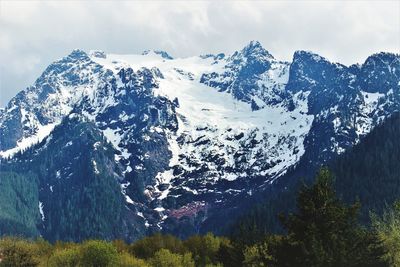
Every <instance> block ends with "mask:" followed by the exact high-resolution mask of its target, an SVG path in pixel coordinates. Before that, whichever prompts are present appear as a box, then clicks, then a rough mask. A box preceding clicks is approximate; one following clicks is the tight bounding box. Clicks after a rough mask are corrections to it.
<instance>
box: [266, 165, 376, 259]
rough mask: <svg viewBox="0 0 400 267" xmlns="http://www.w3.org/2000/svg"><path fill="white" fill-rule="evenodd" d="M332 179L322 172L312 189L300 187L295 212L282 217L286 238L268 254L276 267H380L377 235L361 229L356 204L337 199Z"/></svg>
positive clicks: (327, 172)
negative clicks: (273, 257)
mask: <svg viewBox="0 0 400 267" xmlns="http://www.w3.org/2000/svg"><path fill="white" fill-rule="evenodd" d="M332 184H333V177H332V175H331V174H330V172H329V171H328V170H327V169H321V170H320V172H319V173H318V175H317V178H316V182H315V184H314V185H312V186H310V187H308V186H303V188H302V189H301V190H300V192H299V195H298V198H297V212H296V213H291V214H290V215H288V216H286V217H284V216H282V217H281V220H282V223H283V225H284V227H285V229H286V230H287V232H288V233H287V236H286V237H285V238H283V240H282V242H280V243H277V244H276V247H275V248H272V249H271V251H272V253H273V254H275V255H273V256H275V259H276V260H277V265H278V266H307V267H312V266H315V267H317V266H321V267H322V266H324V267H328V266H332V267H338V266H343V267H344V266H380V265H381V264H382V263H381V261H380V256H381V255H382V253H383V252H382V248H381V246H380V245H379V243H378V239H377V237H376V235H374V234H373V233H370V232H368V231H367V230H365V229H363V228H361V227H360V225H359V223H358V221H357V215H358V208H359V205H358V204H354V205H351V206H346V205H344V204H343V203H341V202H340V201H339V199H338V198H337V197H336V194H335V191H334V190H333V187H332Z"/></svg>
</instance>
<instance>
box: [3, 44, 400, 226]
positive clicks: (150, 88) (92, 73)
mask: <svg viewBox="0 0 400 267" xmlns="http://www.w3.org/2000/svg"><path fill="white" fill-rule="evenodd" d="M377 57H378V58H381V57H383V58H384V60H378V59H374V60H372V59H370V60H367V61H366V63H365V64H363V65H360V66H358V67H354V66H352V67H346V66H344V65H341V64H338V63H331V62H329V60H327V59H326V58H323V57H321V56H319V55H316V54H314V53H311V52H305V51H298V52H296V53H295V54H294V58H293V61H292V62H284V61H280V60H278V59H275V58H274V57H273V56H272V55H271V54H270V53H269V52H268V51H267V50H266V49H264V48H263V47H262V46H261V44H260V43H259V42H257V41H252V42H250V43H249V44H248V45H247V46H246V47H244V48H243V49H240V50H238V51H236V52H235V53H233V54H232V55H224V54H218V55H205V56H194V57H187V58H172V57H171V56H169V55H168V54H167V53H166V52H163V51H148V52H145V53H143V54H139V55H120V54H108V53H105V52H103V51H97V50H95V51H90V52H88V53H86V52H84V51H82V50H74V51H72V53H70V54H69V55H67V56H66V57H64V58H62V59H60V60H58V61H56V62H54V63H53V64H51V65H50V66H49V67H48V68H46V70H45V71H44V72H43V74H42V75H41V76H40V77H39V78H38V79H37V80H36V82H35V83H34V85H32V86H31V87H28V88H27V89H25V90H23V91H21V92H20V93H19V94H18V95H17V96H16V97H14V98H13V99H12V100H11V101H10V103H9V104H8V105H7V107H6V109H5V110H4V111H2V112H0V130H1V131H0V156H2V157H10V156H12V155H14V154H15V153H16V152H18V151H21V150H26V149H27V148H29V147H31V146H32V145H33V144H35V143H38V142H40V141H42V140H45V139H46V138H47V137H48V136H49V134H50V133H51V131H52V130H53V128H54V127H56V125H61V126H62V124H63V121H64V120H63V119H65V118H66V117H67V116H68V115H69V114H71V112H73V113H74V114H76V113H80V114H82V115H83V116H84V117H85V118H86V119H87V120H88V121H90V123H91V125H92V126H91V127H95V130H96V133H97V132H98V133H101V135H102V136H103V137H104V139H105V140H106V141H107V142H108V143H109V144H110V145H111V146H112V147H113V153H115V154H114V155H113V157H112V158H113V159H114V160H115V164H116V165H118V168H121V174H122V177H119V178H118V182H119V183H121V192H122V193H123V195H124V199H125V200H126V203H125V204H126V206H127V207H128V209H130V210H131V211H134V212H135V213H138V214H141V215H142V216H143V217H144V218H145V220H146V226H147V227H149V228H152V227H153V228H155V229H159V228H161V227H164V225H165V224H167V223H168V222H167V218H169V217H173V216H174V214H179V212H176V211H177V210H178V211H179V209H180V208H182V207H186V206H187V205H189V206H190V205H192V204H193V203H202V204H201V205H200V206H201V207H202V208H201V209H206V208H207V209H210V210H212V209H213V208H216V207H218V206H219V205H221V203H227V202H229V201H230V200H232V199H234V198H235V197H239V196H242V195H243V194H248V193H249V192H251V194H252V193H253V192H255V191H257V190H262V189H260V188H265V186H268V185H269V184H270V183H274V182H276V181H278V180H279V178H280V177H282V176H283V175H285V173H287V172H288V170H290V169H293V168H294V166H297V165H299V166H301V164H304V162H306V163H307V164H308V165H310V166H317V165H318V164H321V163H324V162H326V161H327V160H329V159H330V158H332V157H334V156H335V155H337V154H338V153H342V152H343V151H345V149H347V148H349V147H351V146H352V145H353V144H355V143H357V142H358V140H359V139H360V138H361V137H362V136H364V135H365V134H367V133H368V132H369V131H370V130H371V129H372V128H373V127H374V126H375V125H376V124H377V123H379V122H380V121H381V120H382V119H384V118H385V117H387V116H389V115H390V114H391V113H393V112H395V111H396V110H399V105H400V94H399V92H400V90H399V75H398V70H400V66H399V56H396V55H395V56H393V55H382V56H380V55H379V56H377ZM108 156H109V155H108ZM95 162H97V161H95ZM88 164H91V165H90V166H91V168H93V166H95V167H96V170H101V168H102V166H98V163H96V164H97V165H94V163H93V162H90V163H88ZM49 175H51V174H49ZM63 178H66V177H62V175H60V179H61V180H62V179H63ZM205 203H207V204H205ZM203 204H204V205H203ZM43 205H44V206H45V207H46V203H44V202H43ZM193 205H194V204H193Z"/></svg>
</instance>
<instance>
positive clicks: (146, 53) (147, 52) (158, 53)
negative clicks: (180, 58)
mask: <svg viewBox="0 0 400 267" xmlns="http://www.w3.org/2000/svg"><path fill="white" fill-rule="evenodd" d="M149 54H156V55H159V56H161V57H162V58H164V59H169V60H171V59H174V58H173V57H172V56H170V55H169V54H168V53H167V52H165V51H162V50H145V51H143V53H142V55H143V56H144V55H149Z"/></svg>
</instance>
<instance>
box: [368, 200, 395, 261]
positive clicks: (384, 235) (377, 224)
mask: <svg viewBox="0 0 400 267" xmlns="http://www.w3.org/2000/svg"><path fill="white" fill-rule="evenodd" d="M371 218H372V225H373V227H374V229H375V231H376V232H377V235H378V237H379V239H380V240H381V241H382V243H383V246H384V248H385V250H386V251H385V252H386V253H385V254H384V255H383V256H382V258H383V260H385V261H386V262H388V263H389V265H390V266H400V202H395V203H394V204H393V207H392V209H387V210H385V211H384V213H383V215H382V216H381V217H379V216H378V215H376V214H372V215H371Z"/></svg>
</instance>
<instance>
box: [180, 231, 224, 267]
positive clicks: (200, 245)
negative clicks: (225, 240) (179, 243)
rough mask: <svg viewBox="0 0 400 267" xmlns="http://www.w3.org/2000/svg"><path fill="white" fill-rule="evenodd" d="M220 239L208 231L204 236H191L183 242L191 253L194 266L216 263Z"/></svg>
mask: <svg viewBox="0 0 400 267" xmlns="http://www.w3.org/2000/svg"><path fill="white" fill-rule="evenodd" d="M221 241H222V239H221V238H219V237H216V236H214V235H213V234H211V233H208V234H207V235H205V236H198V235H196V236H192V237H190V238H188V239H187V240H186V241H185V242H184V244H185V247H187V248H188V249H189V251H190V252H191V253H192V254H193V257H194V260H195V262H196V266H205V265H207V264H213V263H214V264H215V263H217V256H218V251H219V248H220V246H221Z"/></svg>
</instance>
